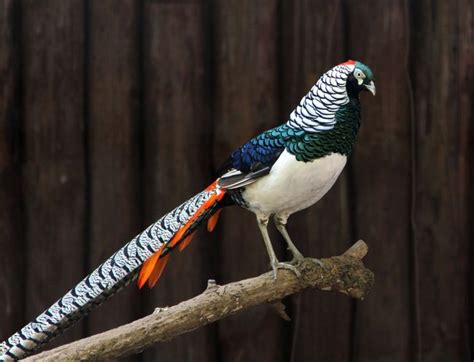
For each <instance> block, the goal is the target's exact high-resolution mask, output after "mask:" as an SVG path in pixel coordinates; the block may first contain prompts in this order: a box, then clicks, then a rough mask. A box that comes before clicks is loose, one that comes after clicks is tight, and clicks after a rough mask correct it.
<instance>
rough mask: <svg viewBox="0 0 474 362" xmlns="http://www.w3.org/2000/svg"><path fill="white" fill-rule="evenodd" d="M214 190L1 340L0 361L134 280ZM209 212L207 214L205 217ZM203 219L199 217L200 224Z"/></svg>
mask: <svg viewBox="0 0 474 362" xmlns="http://www.w3.org/2000/svg"><path fill="white" fill-rule="evenodd" d="M215 192H216V191H215V190H209V191H207V190H206V191H202V192H200V193H199V194H197V195H196V196H194V197H192V198H191V199H190V200H188V201H186V202H184V203H183V204H181V205H180V206H178V207H177V208H175V209H174V210H173V211H171V212H170V213H168V214H166V215H164V216H163V217H162V218H160V219H159V220H158V221H157V222H155V223H154V224H152V225H150V226H149V227H148V228H147V229H146V230H144V231H143V232H142V233H140V234H139V235H137V236H136V237H135V238H134V239H133V240H131V241H130V242H129V243H127V244H126V245H125V246H124V247H122V248H121V249H119V250H118V251H117V252H116V253H115V254H114V255H112V256H111V257H110V258H109V259H107V260H106V261H105V262H104V263H103V264H101V265H100V266H99V267H97V269H95V270H94V271H93V272H92V273H91V274H89V275H88V276H87V277H86V278H84V279H83V280H82V281H81V282H80V283H79V284H77V285H76V286H75V287H74V288H73V289H71V290H70V291H69V292H68V293H66V294H65V295H64V296H63V297H62V298H61V299H59V300H58V301H57V302H56V303H54V304H53V305H52V306H51V307H50V308H48V309H47V310H46V311H45V312H43V313H42V314H41V315H39V316H38V317H37V318H36V319H35V320H34V321H32V322H31V323H29V324H27V325H26V326H25V327H23V328H22V329H21V330H20V331H18V332H16V333H15V334H14V335H12V336H11V337H10V338H8V339H7V340H6V341H4V342H2V343H1V344H0V361H6V360H16V359H20V358H24V357H27V356H28V355H30V354H32V353H34V352H36V351H37V350H38V349H39V348H40V347H41V346H42V345H44V344H46V343H47V342H49V341H51V340H52V339H53V338H54V337H56V336H57V335H59V334H61V333H62V332H63V331H64V330H66V329H67V328H69V327H70V326H71V325H73V324H74V323H75V322H77V321H78V320H80V319H81V318H82V317H84V316H85V315H87V314H88V313H89V312H90V311H91V310H92V309H94V308H95V307H97V306H99V305H101V304H102V303H103V302H104V301H105V300H106V299H108V298H109V297H111V296H112V295H114V294H116V293H117V292H119V291H120V290H121V289H123V288H124V287H126V286H127V285H128V284H130V283H131V282H132V281H134V280H135V279H136V277H137V275H138V272H139V269H140V266H141V265H142V263H143V262H144V261H145V260H146V259H148V258H149V257H150V256H151V255H152V254H153V253H155V252H156V251H158V250H159V249H160V248H161V246H162V245H163V244H166V243H167V242H168V241H170V240H171V238H172V237H173V235H174V234H175V233H176V232H177V231H178V230H179V228H180V227H182V226H183V225H185V224H186V223H187V222H188V220H189V219H190V218H191V216H192V215H193V213H195V212H196V211H197V210H198V209H199V207H200V206H201V205H203V204H204V203H205V202H206V201H207V200H208V199H209V198H210V197H211V196H212V195H213V193H215ZM209 214H210V213H206V216H207V217H208V216H209ZM207 217H206V218H207ZM203 219H204V218H203V217H200V218H199V223H200V222H201V221H202V220H203ZM196 224H197V223H196ZM196 226H197V225H196Z"/></svg>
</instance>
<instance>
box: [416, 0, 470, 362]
mask: <svg viewBox="0 0 474 362" xmlns="http://www.w3.org/2000/svg"><path fill="white" fill-rule="evenodd" d="M412 12H413V18H412V24H413V26H414V27H415V26H416V29H417V31H416V32H414V34H413V44H412V51H413V54H412V69H411V76H412V79H413V89H414V113H415V120H416V122H415V131H416V164H415V165H416V174H415V179H416V189H415V204H414V205H415V210H414V211H415V220H414V221H415V232H416V233H415V236H416V244H415V246H416V256H417V260H416V262H417V263H416V268H417V272H418V283H417V285H416V291H417V295H418V301H419V306H418V307H419V310H420V311H421V314H420V316H419V323H420V324H419V336H420V343H419V356H420V358H421V360H423V361H446V360H452V361H454V360H456V361H467V360H470V359H471V358H472V357H471V358H470V357H469V337H468V330H469V326H468V320H467V318H466V316H467V315H468V314H469V310H468V305H467V303H466V301H467V298H468V291H467V290H466V286H468V285H470V286H472V280H471V281H470V283H469V280H468V279H467V278H468V270H469V264H470V263H471V260H470V258H469V251H470V244H471V243H472V240H470V238H469V235H468V231H469V230H468V219H467V217H468V212H469V208H470V207H472V205H469V200H468V197H467V195H468V193H469V189H472V184H469V183H468V178H467V177H468V175H467V173H466V171H467V170H468V168H469V157H468V156H469V150H468V146H469V143H468V141H469V140H468V135H469V130H470V129H472V120H473V113H472V99H473V96H474V92H473V88H472V84H473V81H474V68H473V65H472V64H473V63H472V59H473V57H474V37H473V34H474V28H473V24H474V23H473V16H474V12H473V4H472V2H467V1H455V2H449V3H448V2H444V1H435V2H432V1H420V2H416V3H413V4H412ZM471 162H472V159H471ZM471 250H472V249H471Z"/></svg>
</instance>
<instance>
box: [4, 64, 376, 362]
mask: <svg viewBox="0 0 474 362" xmlns="http://www.w3.org/2000/svg"><path fill="white" fill-rule="evenodd" d="M363 91H368V92H370V93H372V94H373V95H375V93H376V89H375V83H374V75H373V72H372V70H371V69H370V68H369V67H368V66H367V65H365V64H364V63H362V62H360V61H354V60H347V61H345V62H343V63H340V64H338V65H336V66H334V67H332V68H331V69H329V70H328V71H327V72H325V73H324V74H323V75H322V76H321V77H320V78H319V79H318V80H317V82H316V83H315V84H314V85H313V87H312V88H311V89H310V90H309V92H308V93H307V94H306V95H305V96H304V97H303V98H302V99H301V101H300V103H299V104H298V105H297V106H296V108H295V109H294V110H293V111H292V112H291V114H290V116H289V117H288V120H287V121H286V122H285V123H283V124H281V125H279V126H277V127H275V128H272V129H269V130H267V131H264V132H263V133H261V134H259V135H257V136H256V137H254V138H252V139H251V140H250V141H248V142H247V143H245V144H243V145H242V146H240V147H238V148H237V149H236V150H235V151H234V152H233V153H232V154H231V155H230V156H229V157H228V158H227V160H226V161H224V162H223V164H222V166H221V167H220V168H219V170H218V171H217V178H216V180H215V181H214V182H212V183H211V185H209V186H208V187H207V188H206V189H204V190H203V191H201V192H199V193H198V194H197V195H195V196H193V197H191V198H190V199H189V200H187V201H185V202H184V203H182V204H181V205H180V206H178V207H176V208H175V209H174V210H172V211H171V212H169V213H168V214H166V215H164V216H163V217H161V218H160V219H159V220H158V221H156V222H155V223H153V224H152V225H150V226H149V227H148V228H146V229H145V230H144V231H143V232H141V233H140V234H138V235H137V236H136V237H135V238H133V239H132V240H131V241H130V242H128V243H127V244H125V245H124V246H123V247H122V248H121V249H119V250H118V251H117V252H116V253H115V254H113V255H112V256H111V257H110V258H109V259H107V260H106V261H105V262H104V263H103V264H101V265H99V266H98V267H97V268H96V269H95V270H94V271H93V272H92V273H91V274H89V275H88V276H87V277H85V278H84V279H83V280H82V281H81V282H79V283H78V284H77V285H76V286H75V287H73V288H72V289H71V290H70V291H69V292H67V293H66V294H65V295H64V296H63V297H62V298H60V299H59V300H58V301H57V302H56V303H54V304H53V305H52V306H51V307H49V308H48V309H47V310H46V311H44V312H43V313H42V314H40V315H39V316H38V317H36V319H35V320H33V321H32V322H30V323H29V324H27V325H26V326H25V327H23V328H22V329H21V330H19V331H18V332H16V333H15V334H13V335H12V336H11V337H10V338H8V339H7V340H6V341H4V342H2V343H1V344H0V360H2V361H4V360H16V359H19V358H23V357H26V356H28V355H30V354H33V353H35V352H36V351H38V350H39V349H40V348H41V347H42V346H44V345H45V344H46V343H47V342H49V341H50V340H52V339H53V338H54V337H55V336H57V335H59V334H61V333H62V332H63V331H64V330H65V329H67V328H68V327H70V326H71V325H72V324H74V323H75V322H76V321H78V320H79V319H81V318H82V317H84V316H85V315H87V314H88V313H89V312H90V311H91V310H92V309H93V308H95V307H97V306H98V305H100V304H102V303H103V302H104V301H105V300H106V299H108V298H109V297H111V296H112V295H114V294H116V293H117V292H118V291H120V290H121V289H123V288H124V287H126V286H127V285H129V284H130V283H131V282H133V281H134V280H138V286H139V287H140V288H142V287H143V286H144V285H145V284H147V285H148V287H150V288H152V287H153V286H154V285H155V284H156V283H157V281H158V279H159V278H160V276H161V275H162V273H163V270H164V268H165V266H166V264H167V263H168V260H169V258H170V256H171V252H172V251H174V250H175V249H176V248H178V249H179V250H180V251H182V250H184V249H185V248H186V247H187V246H188V245H189V244H190V242H191V240H192V237H193V235H194V232H195V231H196V229H197V228H198V226H200V225H201V224H204V223H207V229H208V230H209V231H212V230H213V229H214V228H215V226H216V224H217V221H218V219H219V216H220V214H221V212H222V210H224V209H225V208H226V207H228V206H232V205H237V206H240V207H242V208H244V209H247V210H249V211H251V212H253V213H254V214H255V216H256V220H257V225H258V227H259V229H260V233H261V234H262V239H263V241H264V245H265V247H266V250H267V252H268V256H269V259H270V265H271V269H272V271H273V278H275V279H276V278H277V274H278V269H288V270H291V271H293V272H294V273H295V274H296V275H297V276H299V272H298V269H297V268H296V267H295V264H296V263H298V262H299V261H300V260H302V259H303V258H304V257H303V254H302V253H301V252H300V251H299V250H298V249H297V247H296V245H295V243H294V242H293V241H292V239H291V237H290V235H289V233H288V231H287V229H286V225H287V221H288V218H289V217H290V216H291V215H292V214H294V213H295V212H298V211H300V210H303V209H306V208H308V207H310V206H312V205H314V204H315V203H316V202H318V201H319V200H320V199H321V198H322V197H323V196H324V195H325V194H326V193H327V192H328V191H329V189H330V188H331V187H332V186H333V184H334V183H335V181H336V180H337V178H338V177H339V175H340V173H341V172H342V170H343V168H344V166H345V164H346V161H347V157H348V156H349V155H350V154H351V152H352V150H353V147H354V143H355V141H356V137H357V134H358V131H359V128H360V125H361V104H360V99H359V95H360V93H361V92H363ZM271 218H273V221H274V224H275V227H276V229H277V230H278V231H279V233H280V234H281V235H282V237H283V239H284V241H285V242H286V244H287V246H288V250H289V251H290V252H291V254H292V256H293V258H292V259H291V261H290V262H281V261H279V260H278V259H277V257H276V254H275V251H274V249H273V245H272V242H271V240H270V237H269V234H268V229H267V228H268V224H269V221H270V219H271ZM314 260H315V261H316V262H319V263H320V261H318V259H314Z"/></svg>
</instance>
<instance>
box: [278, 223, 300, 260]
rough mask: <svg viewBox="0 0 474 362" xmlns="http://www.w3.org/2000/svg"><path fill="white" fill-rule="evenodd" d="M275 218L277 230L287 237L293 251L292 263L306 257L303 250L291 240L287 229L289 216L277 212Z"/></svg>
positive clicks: (289, 246)
mask: <svg viewBox="0 0 474 362" xmlns="http://www.w3.org/2000/svg"><path fill="white" fill-rule="evenodd" d="M273 219H274V221H275V226H276V228H277V230H278V231H279V232H280V234H281V235H282V236H283V239H285V241H286V243H287V245H288V250H289V251H291V253H292V254H293V259H291V263H293V262H298V261H299V260H302V259H304V256H303V254H301V252H300V251H299V250H298V248H297V247H296V245H295V244H293V241H292V240H291V237H290V235H289V234H288V231H287V230H286V222H287V220H288V216H286V215H281V214H275V216H274V217H273Z"/></svg>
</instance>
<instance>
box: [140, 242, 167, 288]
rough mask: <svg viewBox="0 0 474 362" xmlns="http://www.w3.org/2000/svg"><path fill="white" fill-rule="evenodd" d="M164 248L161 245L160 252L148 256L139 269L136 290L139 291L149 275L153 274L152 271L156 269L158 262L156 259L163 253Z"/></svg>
mask: <svg viewBox="0 0 474 362" xmlns="http://www.w3.org/2000/svg"><path fill="white" fill-rule="evenodd" d="M164 248H165V245H163V246H162V247H161V248H160V250H158V251H157V252H156V253H155V254H153V255H152V256H150V257H149V258H148V259H147V260H145V262H144V263H143V265H142V268H141V269H140V275H139V276H138V288H140V289H141V288H142V287H143V286H144V285H145V283H146V281H147V280H148V278H149V277H150V275H151V274H152V273H153V270H154V269H155V267H156V263H157V262H158V259H159V258H160V255H161V253H162V252H163V250H164Z"/></svg>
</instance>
